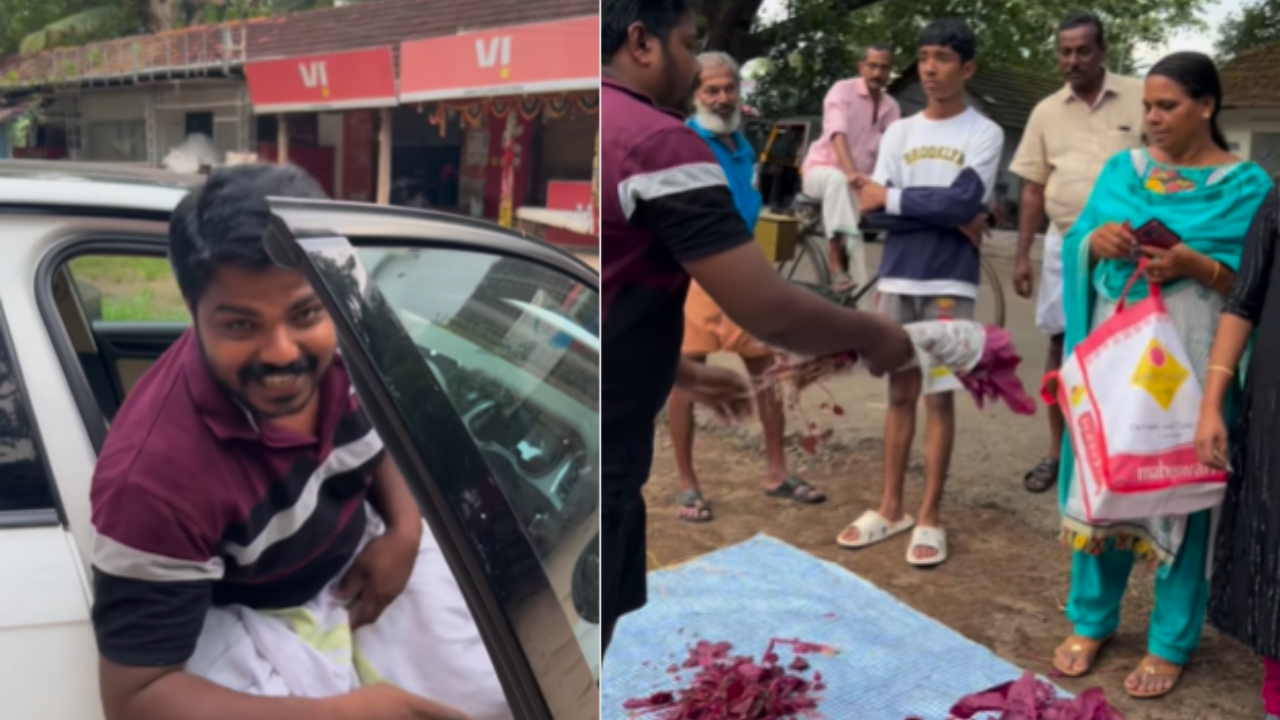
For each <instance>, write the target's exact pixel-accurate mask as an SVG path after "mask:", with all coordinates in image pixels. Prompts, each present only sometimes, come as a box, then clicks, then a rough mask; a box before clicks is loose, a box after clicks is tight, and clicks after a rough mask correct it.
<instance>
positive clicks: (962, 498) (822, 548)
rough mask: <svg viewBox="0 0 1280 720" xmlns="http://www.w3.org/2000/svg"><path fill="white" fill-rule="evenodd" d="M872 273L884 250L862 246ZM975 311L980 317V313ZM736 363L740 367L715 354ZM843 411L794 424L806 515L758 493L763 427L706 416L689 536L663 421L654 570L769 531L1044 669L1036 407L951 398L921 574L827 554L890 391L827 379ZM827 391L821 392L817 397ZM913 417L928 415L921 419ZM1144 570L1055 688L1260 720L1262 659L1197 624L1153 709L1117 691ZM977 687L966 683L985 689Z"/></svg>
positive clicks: (1004, 240)
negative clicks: (934, 532) (703, 520)
mask: <svg viewBox="0 0 1280 720" xmlns="http://www.w3.org/2000/svg"><path fill="white" fill-rule="evenodd" d="M1012 241H1013V238H1012V236H1011V235H1008V234H1002V235H1001V236H999V237H997V238H995V239H993V241H991V242H990V243H989V248H990V250H989V254H990V255H991V256H992V258H993V259H994V261H995V263H996V264H997V266H998V268H999V269H1000V271H1001V273H1002V275H1003V276H1004V280H1005V285H1006V287H1010V283H1009V275H1010V273H1011V269H1012V259H1011V258H1012ZM869 249H870V250H871V255H872V257H871V258H870V260H871V262H872V264H873V265H874V263H875V262H876V261H878V256H879V253H878V247H877V246H874V245H873V246H871V247H870V248H869ZM1034 310H1035V309H1034V304H1033V303H1032V302H1031V301H1028V300H1022V299H1021V298H1018V297H1016V296H1015V295H1013V293H1012V291H1011V290H1010V291H1009V293H1008V313H1009V320H1008V323H1007V326H1008V327H1009V328H1010V330H1011V331H1012V332H1013V333H1014V338H1015V342H1016V343H1017V346H1018V348H1019V350H1020V352H1021V354H1022V355H1023V357H1024V363H1023V367H1022V369H1021V373H1020V374H1021V376H1022V379H1023V382H1024V384H1025V385H1026V387H1027V388H1028V390H1034V389H1036V388H1038V386H1039V377H1040V375H1041V371H1042V368H1043V364H1044V357H1045V347H1044V346H1045V343H1044V341H1043V339H1042V337H1041V336H1040V335H1039V334H1038V333H1037V331H1036V329H1035V327H1034ZM979 312H980V313H981V312H982V310H981V308H980V310H979ZM713 361H715V362H725V363H726V364H732V363H735V362H737V361H736V359H734V358H716V359H715V360H713ZM828 389H829V390H831V392H832V395H833V396H834V398H835V401H836V402H838V403H839V404H840V405H842V406H843V407H844V409H845V410H846V414H845V415H844V416H843V417H840V418H837V417H835V416H832V415H830V414H828V413H824V412H822V411H821V410H820V409H819V408H818V405H819V404H820V403H821V402H822V401H823V400H825V399H826V398H825V397H822V398H819V397H809V398H807V399H806V401H805V402H804V403H803V404H802V408H801V410H802V412H798V411H792V412H791V413H790V416H789V419H788V426H789V433H788V435H789V445H790V446H791V453H792V455H791V457H792V461H793V465H792V469H793V470H794V471H797V472H798V473H800V474H801V475H803V476H804V477H805V478H806V479H808V480H809V481H810V482H812V483H814V484H815V485H817V486H818V487H820V488H822V489H823V490H824V491H825V492H826V493H827V495H828V497H829V499H828V501H827V502H826V503H824V504H822V505H818V506H800V505H795V504H791V503H785V502H783V501H779V500H775V499H771V498H765V497H763V496H762V495H761V494H760V493H759V481H760V480H761V479H762V478H763V470H764V457H763V452H762V445H761V442H760V436H759V431H758V428H757V427H756V426H755V425H754V424H748V425H746V426H743V427H739V428H724V427H719V426H716V425H715V424H714V422H713V421H711V420H710V419H709V418H706V417H703V416H700V418H699V424H700V429H699V436H698V443H697V446H696V449H695V459H696V464H697V467H698V469H699V472H700V477H701V480H702V482H703V486H704V490H705V492H706V494H707V496H708V499H709V500H710V502H711V503H712V505H713V507H714V510H715V514H716V517H715V520H714V521H713V522H710V523H708V524H705V525H693V524H689V523H684V522H681V521H679V520H678V519H676V513H675V510H674V509H673V506H672V497H673V496H674V494H675V488H676V477H675V468H674V464H673V462H672V458H671V453H670V440H669V435H668V434H667V428H666V426H665V423H663V424H661V425H660V427H659V429H658V436H659V443H658V445H659V451H658V456H657V458H656V460H655V464H654V470H653V475H652V477H651V479H650V483H649V488H648V492H647V497H648V502H649V506H650V524H649V527H650V532H649V543H650V549H651V550H652V553H653V555H652V557H651V558H650V562H651V564H652V563H654V562H655V561H656V563H657V564H658V565H660V566H661V565H669V564H673V563H677V562H681V561H683V560H688V559H690V558H692V557H695V556H697V555H700V554H703V553H706V552H709V551H712V550H715V549H717V548H720V547H723V546H726V545H730V544H733V543H737V542H740V541H742V540H745V539H747V538H749V537H751V536H752V535H754V534H755V533H757V532H765V533H768V534H770V535H773V536H774V537H777V538H779V539H781V540H784V541H786V542H788V543H791V544H792V545H795V546H796V547H798V548H800V549H802V550H804V551H806V552H810V553H812V554H814V555H815V556H817V557H820V558H823V559H825V560H831V561H834V562H838V563H839V564H840V565H842V566H843V567H845V568H848V569H849V570H851V571H852V572H855V573H857V574H858V575H860V576H862V577H864V578H866V579H867V580H869V581H871V582H873V583H875V584H876V585H878V586H880V587H881V588H883V589H884V590H886V591H887V592H890V593H892V594H894V595H895V596H896V597H898V598H899V599H901V600H902V601H903V602H906V603H907V604H908V605H910V606H912V607H913V608H915V609H916V610H918V611H920V612H923V613H925V614H927V615H930V616H932V617H933V618H936V619H937V620H939V621H941V622H943V623H945V624H947V625H948V626H950V627H952V628H954V629H955V630H956V631H957V632H959V633H961V634H963V635H964V636H966V637H968V638H969V639H971V640H973V641H975V642H978V643H980V644H982V645H984V646H986V647H988V648H990V649H991V650H992V651H994V652H995V653H997V654H998V655H1000V656H1001V657H1003V658H1005V659H1006V660H1008V661H1010V662H1012V663H1013V664H1015V665H1018V666H1020V667H1023V668H1026V669H1030V670H1035V671H1037V672H1042V673H1046V674H1047V673H1049V672H1050V671H1051V669H1052V668H1051V665H1050V659H1051V657H1052V654H1053V649H1054V647H1055V646H1056V645H1057V644H1058V643H1059V642H1060V641H1061V640H1062V639H1063V638H1064V637H1065V636H1066V634H1067V633H1068V632H1069V627H1068V624H1067V622H1066V620H1065V619H1064V618H1063V614H1062V608H1063V604H1064V603H1065V601H1066V596H1067V590H1068V585H1069V574H1070V554H1069V553H1068V552H1067V551H1066V550H1065V549H1064V548H1063V547H1062V546H1060V545H1059V543H1058V541H1057V536H1056V531H1057V510H1056V500H1055V495H1054V493H1047V494H1044V495H1032V494H1029V493H1027V492H1026V491H1024V490H1023V489H1022V485H1021V478H1022V474H1023V473H1024V472H1025V471H1026V470H1027V468H1028V467H1029V466H1030V465H1031V464H1033V463H1034V462H1035V461H1036V460H1037V458H1038V457H1039V456H1040V454H1041V453H1042V452H1043V450H1044V449H1045V446H1046V445H1047V426H1046V424H1045V420H1044V414H1043V412H1041V413H1040V414H1039V415H1037V416H1036V417H1034V418H1020V417H1017V416H1014V415H1013V414H1012V413H1010V412H1008V411H1007V410H1005V409H994V410H992V409H988V410H987V411H982V410H978V409H977V408H976V407H975V406H974V404H973V403H972V402H970V401H969V400H967V399H965V398H958V401H957V409H958V411H957V420H958V423H957V424H958V432H957V438H956V450H955V453H954V458H953V462H952V467H951V475H950V479H949V484H948V492H947V497H946V501H945V504H944V516H943V522H944V524H945V525H946V527H947V529H948V537H949V541H950V554H951V559H950V561H949V562H948V563H947V564H946V565H944V566H943V567H941V568H938V569H936V570H932V571H922V570H917V569H914V568H911V567H910V566H908V565H907V564H906V562H905V560H904V554H905V551H906V542H907V541H906V538H905V537H901V536H900V537H898V538H895V539H893V540H891V541H889V542H887V543H884V544H883V545H880V546H876V547H873V548H870V549H866V550H861V551H849V550H843V549H841V548H839V547H838V546H837V545H836V544H835V541H834V540H835V536H836V534H837V533H838V532H839V531H840V529H841V528H842V527H843V526H844V525H846V524H847V523H849V522H850V521H852V520H853V519H854V518H856V517H857V516H858V514H860V513H861V512H862V511H863V510H865V509H867V508H873V507H875V506H876V505H878V502H879V495H880V485H881V440H880V438H881V424H882V422H883V417H884V410H885V407H886V406H885V401H884V400H885V398H884V392H885V391H884V388H883V385H882V383H881V382H880V381H877V380H874V379H873V378H871V377H869V376H867V375H855V376H850V377H847V378H841V379H839V380H838V381H836V382H833V383H831V384H829V386H828ZM817 394H818V395H821V393H820V392H819V393H817ZM803 418H807V419H808V420H811V421H813V422H816V423H818V424H819V425H820V426H821V427H831V428H833V429H834V430H835V434H834V438H833V440H832V441H829V442H828V443H827V444H825V445H824V446H823V447H822V448H821V449H820V450H819V454H818V456H817V457H813V458H811V457H809V456H806V455H804V454H803V453H802V452H801V451H800V450H799V448H798V446H797V445H796V443H795V440H796V437H797V433H796V432H795V429H797V428H799V427H801V426H802V422H803ZM921 420H923V411H922V412H921ZM922 438H923V432H922V429H921V430H920V431H918V432H917V435H916V449H917V452H916V455H915V457H914V459H913V462H912V464H911V472H910V473H909V476H908V482H907V508H908V511H909V512H913V513H914V512H915V508H916V507H918V503H919V502H920V496H921V492H922V490H923V486H924V480H923V475H922V463H921V461H920V455H919V448H920V446H921V443H922ZM1151 604H1152V594H1151V571H1150V570H1149V569H1147V568H1139V569H1137V570H1135V572H1134V576H1133V580H1132V582H1131V585H1130V589H1129V595H1128V597H1127V598H1126V601H1125V609H1124V620H1123V623H1122V626H1121V630H1120V635H1119V637H1118V638H1117V639H1116V641H1115V642H1113V643H1112V644H1111V645H1110V646H1108V648H1107V649H1106V650H1104V652H1103V654H1102V656H1101V657H1100V660H1099V663H1098V666H1097V670H1096V671H1095V673H1094V674H1093V675H1091V676H1090V677H1088V678H1085V679H1083V680H1078V681H1072V680H1060V681H1059V682H1060V684H1061V685H1062V686H1063V687H1064V688H1066V689H1067V690H1069V691H1073V692H1079V691H1081V690H1084V689H1085V688H1088V687H1091V686H1093V685H1099V684H1100V685H1102V686H1103V687H1104V688H1105V689H1106V692H1107V696H1108V698H1110V699H1111V701H1112V703H1113V704H1114V705H1115V706H1116V707H1118V708H1119V709H1121V710H1122V711H1123V712H1125V714H1126V716H1127V718H1128V719H1129V720H1258V719H1259V718H1261V717H1262V715H1263V711H1262V705H1261V701H1260V699H1259V697H1258V688H1259V683H1260V678H1261V670H1260V666H1259V664H1258V663H1257V662H1256V661H1255V660H1254V659H1253V658H1252V657H1251V655H1250V653H1249V652H1248V651H1247V650H1246V649H1245V648H1244V647H1243V646H1240V645H1239V644H1237V643H1235V642H1234V641H1232V640H1229V639H1227V638H1225V637H1223V636H1221V635H1219V634H1218V633H1216V632H1215V631H1213V630H1212V629H1211V628H1209V629H1206V631H1205V636H1204V639H1203V641H1202V643H1201V648H1200V650H1199V652H1198V653H1197V654H1196V655H1195V657H1194V659H1193V661H1192V663H1191V664H1190V665H1189V666H1188V668H1187V671H1186V673H1185V675H1184V677H1183V680H1182V682H1181V683H1180V685H1179V686H1178V688H1177V689H1176V690H1175V691H1174V692H1173V694H1171V695H1170V696H1168V697H1167V698H1165V699H1163V700H1157V701H1136V700H1131V699H1130V698H1129V697H1128V696H1127V695H1126V694H1125V693H1124V689H1123V683H1124V679H1125V677H1126V676H1127V675H1128V673H1129V672H1130V671H1131V670H1132V669H1133V668H1134V667H1135V666H1136V665H1137V663H1138V661H1139V660H1141V658H1142V656H1143V654H1144V652H1145V646H1146V643H1145V627H1146V618H1147V616H1148V614H1149V612H1150V610H1151ZM980 689H982V688H974V690H980Z"/></svg>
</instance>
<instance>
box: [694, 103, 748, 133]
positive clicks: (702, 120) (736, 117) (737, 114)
mask: <svg viewBox="0 0 1280 720" xmlns="http://www.w3.org/2000/svg"><path fill="white" fill-rule="evenodd" d="M693 115H694V117H695V118H696V119H697V120H698V124H699V125H701V126H702V127H704V128H706V129H707V130H709V131H711V132H713V133H715V134H716V135H732V134H733V133H736V132H738V129H739V128H741V127H742V108H741V107H737V108H734V109H733V114H732V115H730V116H729V117H727V118H726V117H723V116H721V115H717V114H716V113H714V112H712V111H711V109H710V108H708V107H707V106H705V105H702V104H701V103H698V104H696V105H695V106H694V111H693Z"/></svg>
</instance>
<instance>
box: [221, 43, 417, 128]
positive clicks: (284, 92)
mask: <svg viewBox="0 0 1280 720" xmlns="http://www.w3.org/2000/svg"><path fill="white" fill-rule="evenodd" d="M244 73H245V76H246V77H248V79H249V98H250V100H252V101H253V109H254V111H255V112H258V113H287V112H316V111H325V110H347V109H353V108H376V107H393V106H395V105H397V104H398V103H397V102H396V75H395V66H394V65H393V62H392V59H391V48H390V47H380V48H372V49H369V50H353V51H351V52H340V53H327V54H321V55H305V56H301V57H291V58H282V59H279V60H263V61H261V62H251V63H248V64H246V65H245V67H244Z"/></svg>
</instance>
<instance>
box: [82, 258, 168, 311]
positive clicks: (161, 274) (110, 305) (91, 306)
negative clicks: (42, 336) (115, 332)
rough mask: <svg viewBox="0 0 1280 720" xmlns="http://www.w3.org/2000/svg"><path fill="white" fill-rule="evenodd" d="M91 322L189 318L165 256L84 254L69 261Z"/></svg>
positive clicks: (83, 305)
mask: <svg viewBox="0 0 1280 720" xmlns="http://www.w3.org/2000/svg"><path fill="white" fill-rule="evenodd" d="M67 268H68V269H69V270H70V272H71V276H72V278H73V279H74V280H75V286H76V294H77V296H78V297H79V300H80V303H81V307H82V308H83V309H84V314H85V318H86V319H88V320H89V322H98V321H104V322H190V321H191V315H190V313H188V312H187V306H186V304H185V303H184V302H183V301H182V293H181V292H179V291H178V283H177V282H176V281H175V280H174V277H173V268H171V267H170V266H169V261H168V260H167V259H165V258H162V257H143V256H137V255H84V256H81V257H78V258H76V259H74V260H72V261H71V262H70V263H68V264H67Z"/></svg>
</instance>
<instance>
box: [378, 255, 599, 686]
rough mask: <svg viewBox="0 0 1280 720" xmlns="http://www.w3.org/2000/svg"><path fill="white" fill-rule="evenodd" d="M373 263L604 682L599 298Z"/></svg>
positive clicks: (504, 264) (522, 270)
mask: <svg viewBox="0 0 1280 720" xmlns="http://www.w3.org/2000/svg"><path fill="white" fill-rule="evenodd" d="M359 257H360V261H361V264H362V265H363V266H364V267H365V268H366V269H367V271H368V272H369V275H370V276H371V277H372V279H373V280H374V282H375V283H376V284H377V286H378V289H379V290H380V291H381V292H382V295H383V296H384V298H385V299H386V301H387V303H388V304H389V305H390V306H391V308H392V309H393V310H394V311H395V313H396V314H397V315H398V317H399V319H400V321H401V324H402V325H403V326H404V328H405V329H406V330H407V331H408V333H409V335H410V337H411V338H412V339H413V342H414V343H415V344H416V345H417V346H418V348H419V350H420V351H421V352H422V353H423V355H424V357H426V359H427V364H428V365H429V367H430V369H431V371H432V372H433V374H434V375H435V377H436V380H437V381H438V383H439V384H440V386H441V387H442V388H443V389H444V391H445V393H446V394H447V395H448V396H449V399H450V400H451V401H452V402H453V405H454V409H455V410H456V411H457V413H458V415H460V416H461V417H462V419H463V421H464V423H465V425H466V427H467V430H468V431H469V432H470V434H471V437H472V439H473V440H474V441H475V443H476V444H477V446H478V447H479V448H480V451H481V453H482V454H483V456H484V458H485V460H486V462H487V463H488V465H489V467H490V469H491V471H492V473H493V474H494V476H495V477H496V478H497V480H498V482H499V485H500V486H501V488H502V491H503V493H504V494H505V496H506V499H507V502H508V503H509V504H510V505H511V506H512V508H513V509H514V510H515V513H516V515H517V516H518V517H519V518H520V521H521V525H522V529H523V530H524V533H525V535H526V537H527V538H528V539H529V541H530V542H531V543H532V545H533V546H534V549H535V550H536V553H537V556H538V558H539V560H540V562H541V563H542V567H543V570H544V572H545V573H546V575H547V577H548V579H549V581H550V583H551V585H552V587H553V588H554V590H555V592H556V596H557V599H558V600H559V602H560V607H561V609H562V610H563V611H564V612H565V614H566V616H567V618H568V620H569V623H570V625H571V626H572V627H573V628H574V631H575V634H576V636H577V638H578V642H579V645H580V647H581V649H582V651H583V654H584V655H585V656H586V658H587V659H588V662H589V663H590V664H591V665H592V670H593V672H594V673H595V674H596V677H597V678H598V677H599V668H598V658H599V654H600V638H599V626H598V622H599V618H598V610H597V608H598V606H599V605H598V604H599V601H598V598H596V597H591V596H590V595H593V594H594V593H595V592H596V591H595V589H594V588H595V584H596V583H594V582H591V586H592V588H591V593H590V594H588V595H584V590H585V588H584V587H583V585H584V583H583V580H582V578H583V577H584V575H585V576H588V577H590V573H591V572H598V570H596V569H595V563H594V558H590V559H588V557H589V555H590V549H591V547H593V545H592V543H593V541H594V540H595V538H596V535H597V534H598V530H599V505H600V503H599V470H598V467H599V466H598V464H597V458H598V457H599V367H600V361H599V315H600V299H599V294H598V293H597V292H596V291H595V290H593V289H590V288H588V287H586V286H584V285H582V284H581V283H579V282H576V281H575V280H573V279H571V278H569V277H568V276H566V275H564V274H562V273H560V272H558V271H556V270H552V269H549V268H546V267H543V266H541V265H537V264H535V263H533V262H530V261H527V260H522V259H518V258H513V257H505V256H501V255H495V254H486V253H481V252H474V251H464V250H452V249H419V248H394V249H382V248H368V247H366V248H361V250H360V251H359ZM426 290H429V291H426ZM388 378H389V382H391V383H393V384H394V383H395V382H397V378H396V376H394V375H389V376H388ZM391 390H392V392H393V395H394V394H395V388H394V387H392V388H391ZM597 553H598V551H597ZM575 576H577V577H578V578H579V582H578V583H577V585H576V586H577V588H578V592H577V593H576V594H575V592H574V588H575V583H574V578H575Z"/></svg>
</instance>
